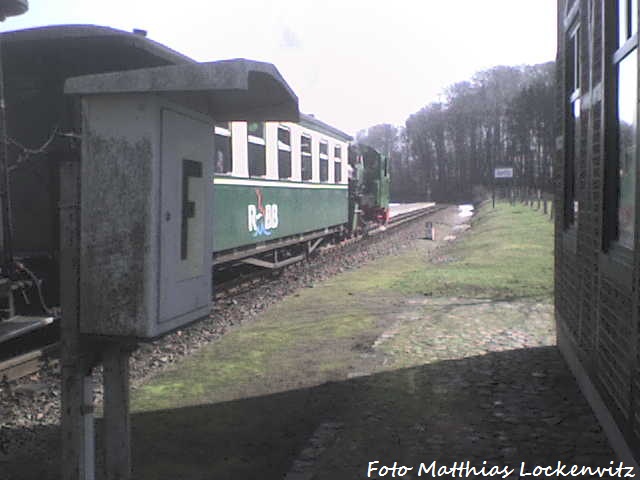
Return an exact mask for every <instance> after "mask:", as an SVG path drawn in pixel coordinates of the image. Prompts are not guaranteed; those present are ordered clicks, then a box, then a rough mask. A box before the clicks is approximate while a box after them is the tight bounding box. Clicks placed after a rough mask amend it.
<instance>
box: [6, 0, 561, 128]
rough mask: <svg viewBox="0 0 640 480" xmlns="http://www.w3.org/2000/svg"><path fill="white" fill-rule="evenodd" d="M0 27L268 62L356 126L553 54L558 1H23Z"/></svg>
mask: <svg viewBox="0 0 640 480" xmlns="http://www.w3.org/2000/svg"><path fill="white" fill-rule="evenodd" d="M29 4H30V9H29V11H28V12H27V13H26V14H24V15H22V16H20V17H13V18H9V19H7V20H6V21H5V22H4V23H3V24H0V28H1V29H2V31H8V30H16V29H20V28H27V27H33V26H41V25H51V24H63V23H86V24H96V25H105V26H110V27H114V28H120V29H123V30H131V29H133V28H141V29H145V30H147V31H148V36H149V38H151V39H153V40H155V41H158V42H160V43H163V44H165V45H167V46H169V47H171V48H173V49H174V50H177V51H179V52H181V53H184V54H186V55H189V56H191V57H193V58H195V59H196V60H199V61H211V60H221V59H225V58H237V57H243V58H250V59H253V60H263V61H267V62H271V63H274V64H275V65H276V67H278V69H279V70H280V72H281V73H282V75H283V76H284V78H285V80H286V81H287V82H288V83H289V85H290V86H291V87H292V88H293V90H294V91H295V92H296V94H297V95H298V98H299V99H300V110H301V111H303V112H305V113H313V114H315V115H316V116H317V117H318V118H320V119H321V120H324V121H325V122H327V123H329V124H331V125H334V126H335V127H337V128H340V129H342V130H344V131H346V132H347V133H350V134H354V133H355V132H356V131H357V130H360V129H362V128H366V127H369V126H371V125H375V124H377V123H393V124H396V125H402V124H404V122H405V120H406V119H407V117H408V116H409V115H410V114H411V113H413V112H415V111H417V110H419V109H420V108H421V107H423V106H424V105H426V104H428V103H429V102H432V101H435V100H437V99H438V94H439V93H441V92H442V91H443V89H444V88H445V87H447V86H448V85H450V84H452V83H455V82H458V81H462V80H466V79H469V78H470V77H471V75H472V74H473V73H474V72H476V71H478V70H481V69H485V68H489V67H491V66H494V65H520V64H535V63H542V62H546V61H549V60H553V58H554V56H555V47H556V30H555V9H556V0H387V1H379V0H317V1H316V0H271V1H268V0H263V1H260V0H228V1H222V0H187V1H182V2H180V1H178V2H175V1H158V0H108V1H95V0H56V1H51V0H29Z"/></svg>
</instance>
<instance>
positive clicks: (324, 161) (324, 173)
mask: <svg viewBox="0 0 640 480" xmlns="http://www.w3.org/2000/svg"><path fill="white" fill-rule="evenodd" d="M320 181H321V182H328V181H329V144H328V143H327V142H326V141H325V140H322V141H320Z"/></svg>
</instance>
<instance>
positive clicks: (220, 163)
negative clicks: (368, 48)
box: [214, 122, 233, 173]
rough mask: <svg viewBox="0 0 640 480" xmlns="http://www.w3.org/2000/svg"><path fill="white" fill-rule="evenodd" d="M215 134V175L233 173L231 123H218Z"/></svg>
mask: <svg viewBox="0 0 640 480" xmlns="http://www.w3.org/2000/svg"><path fill="white" fill-rule="evenodd" d="M214 133H215V136H214V151H215V154H214V161H215V173H231V171H232V170H233V156H232V150H231V125H230V124H229V122H216V123H215V126H214Z"/></svg>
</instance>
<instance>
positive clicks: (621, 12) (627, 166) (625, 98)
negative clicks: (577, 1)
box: [603, 0, 638, 249]
mask: <svg viewBox="0 0 640 480" xmlns="http://www.w3.org/2000/svg"><path fill="white" fill-rule="evenodd" d="M637 10H638V2H637V0H619V2H618V11H617V12H616V14H617V15H616V18H617V30H618V31H617V48H616V49H615V51H614V52H613V71H612V77H613V80H614V82H615V84H614V85H615V86H614V88H613V91H614V92H615V94H614V97H613V98H612V101H613V104H612V105H611V107H612V110H613V112H612V115H611V117H610V121H611V122H612V123H613V125H612V127H613V128H612V129H611V131H612V132H613V131H615V134H614V135H615V146H613V145H611V147H612V148H611V150H612V151H611V152H610V155H609V161H608V163H609V165H612V166H613V168H611V170H608V171H607V172H606V182H607V183H606V188H607V191H608V195H607V197H606V200H605V226H604V229H603V230H604V232H605V239H604V240H605V245H604V246H605V249H607V248H608V247H609V245H610V244H611V242H617V244H618V245H620V246H621V247H624V248H627V249H633V246H634V241H633V239H634V233H635V216H636V168H637V148H636V147H637V146H636V144H637V139H636V137H637V103H638V49H637V47H638V35H637V24H638V18H637ZM614 207H615V208H614Z"/></svg>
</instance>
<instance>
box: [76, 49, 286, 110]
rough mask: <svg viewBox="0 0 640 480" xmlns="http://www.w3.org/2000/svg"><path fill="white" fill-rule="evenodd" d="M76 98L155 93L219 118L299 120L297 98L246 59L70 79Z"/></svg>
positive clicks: (269, 68) (265, 68)
mask: <svg viewBox="0 0 640 480" xmlns="http://www.w3.org/2000/svg"><path fill="white" fill-rule="evenodd" d="M64 91H65V93H66V94H71V95H82V96H86V95H105V94H112V95H113V94H131V93H150V94H157V95H160V96H162V97H164V98H166V99H168V100H170V101H172V102H175V103H177V104H180V105H182V106H185V107H187V108H191V109H193V110H195V111H198V112H200V113H203V114H205V115H208V116H210V117H211V118H213V119H215V120H221V121H231V120H247V121H266V120H280V121H293V122H295V121H298V119H299V111H298V97H297V96H296V95H295V94H294V93H293V91H292V90H291V88H290V87H289V85H288V84H287V83H286V81H285V80H284V78H282V76H281V75H280V72H278V70H277V69H276V67H275V66H273V65H272V64H270V63H264V62H257V61H253V60H246V59H242V58H239V59H232V60H222V61H218V62H208V63H193V64H181V65H171V66H163V67H153V68H144V69H139V70H127V71H121V72H111V73H102V74H95V75H84V76H80V77H74V78H69V79H67V81H66V82H65V88H64Z"/></svg>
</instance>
